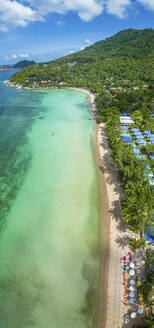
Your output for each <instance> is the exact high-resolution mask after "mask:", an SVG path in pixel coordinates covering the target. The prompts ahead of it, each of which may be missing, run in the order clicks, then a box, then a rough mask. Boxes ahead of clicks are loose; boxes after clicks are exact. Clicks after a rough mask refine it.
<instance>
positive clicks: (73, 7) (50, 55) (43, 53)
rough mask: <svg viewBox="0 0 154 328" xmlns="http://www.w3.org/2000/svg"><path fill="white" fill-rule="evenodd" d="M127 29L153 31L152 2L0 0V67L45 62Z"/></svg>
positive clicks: (142, 0)
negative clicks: (29, 62)
mask: <svg viewBox="0 0 154 328" xmlns="http://www.w3.org/2000/svg"><path fill="white" fill-rule="evenodd" d="M127 28H137V29H144V28H154V0H16V1H15V0H0V46H1V50H0V64H4V63H8V64H9V63H16V62H17V61H19V60H22V59H28V60H32V59H33V60H36V61H37V62H40V61H49V60H52V59H55V58H58V57H60V56H63V55H65V54H69V53H71V52H74V51H78V50H80V49H83V48H84V47H86V46H89V45H90V44H92V43H94V42H96V41H98V40H103V39H105V38H106V37H109V36H111V35H113V34H115V33H116V32H118V31H120V30H123V29H127Z"/></svg>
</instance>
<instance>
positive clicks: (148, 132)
mask: <svg viewBox="0 0 154 328" xmlns="http://www.w3.org/2000/svg"><path fill="white" fill-rule="evenodd" d="M143 133H144V134H146V135H147V136H148V135H149V134H151V132H150V131H148V130H146V131H144V132H143Z"/></svg>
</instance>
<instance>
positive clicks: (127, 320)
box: [124, 315, 130, 325]
mask: <svg viewBox="0 0 154 328" xmlns="http://www.w3.org/2000/svg"><path fill="white" fill-rule="evenodd" d="M129 322H130V320H129V318H128V315H127V316H126V318H125V321H124V323H125V325H128V324H129Z"/></svg>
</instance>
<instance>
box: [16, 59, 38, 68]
mask: <svg viewBox="0 0 154 328" xmlns="http://www.w3.org/2000/svg"><path fill="white" fill-rule="evenodd" d="M31 65H36V63H35V62H34V61H33V60H31V61H30V60H21V61H19V62H18V63H16V64H15V65H14V66H13V68H24V67H28V66H31Z"/></svg>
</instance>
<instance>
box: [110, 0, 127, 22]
mask: <svg viewBox="0 0 154 328" xmlns="http://www.w3.org/2000/svg"><path fill="white" fill-rule="evenodd" d="M130 5H131V0H107V2H106V7H107V12H108V13H109V14H113V15H116V16H118V17H120V18H124V16H125V12H126V9H127V8H128V7H129V6H130Z"/></svg>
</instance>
